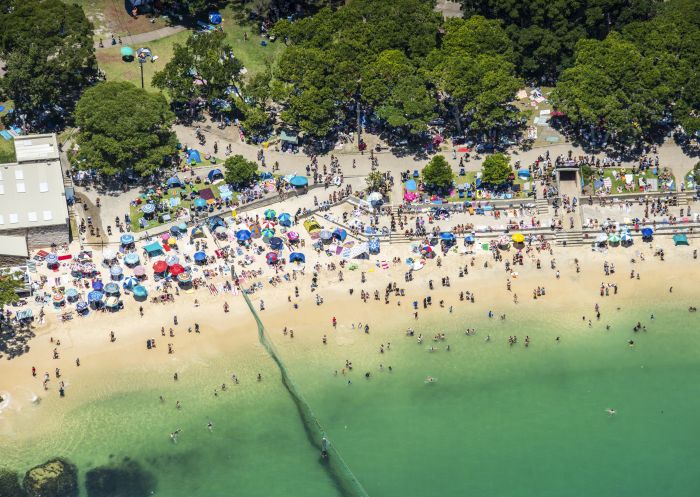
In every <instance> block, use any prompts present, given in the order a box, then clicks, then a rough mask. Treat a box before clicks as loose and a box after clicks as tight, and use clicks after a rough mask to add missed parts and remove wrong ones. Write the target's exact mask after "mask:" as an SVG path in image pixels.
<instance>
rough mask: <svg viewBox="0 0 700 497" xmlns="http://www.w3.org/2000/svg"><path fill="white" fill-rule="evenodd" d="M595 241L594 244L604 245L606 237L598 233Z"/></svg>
mask: <svg viewBox="0 0 700 497" xmlns="http://www.w3.org/2000/svg"><path fill="white" fill-rule="evenodd" d="M595 241H596V243H605V242H607V241H608V235H606V234H605V233H600V234H599V235H598V236H597V237H596V239H595Z"/></svg>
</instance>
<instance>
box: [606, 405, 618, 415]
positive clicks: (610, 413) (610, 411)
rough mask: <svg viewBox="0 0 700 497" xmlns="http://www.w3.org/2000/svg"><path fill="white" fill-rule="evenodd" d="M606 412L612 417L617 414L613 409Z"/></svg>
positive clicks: (609, 408)
mask: <svg viewBox="0 0 700 497" xmlns="http://www.w3.org/2000/svg"><path fill="white" fill-rule="evenodd" d="M605 412H607V413H608V414H609V415H610V416H614V415H615V414H617V411H616V410H615V409H612V408H611V407H608V408H607V409H606V410H605Z"/></svg>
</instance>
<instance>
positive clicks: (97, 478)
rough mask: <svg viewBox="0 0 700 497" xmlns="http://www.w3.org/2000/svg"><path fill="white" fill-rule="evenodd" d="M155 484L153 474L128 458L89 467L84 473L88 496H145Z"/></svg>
mask: <svg viewBox="0 0 700 497" xmlns="http://www.w3.org/2000/svg"><path fill="white" fill-rule="evenodd" d="M155 486H156V479H155V478H154V476H153V475H152V474H151V473H150V472H149V471H146V470H145V469H143V468H142V467H141V465H140V464H139V463H138V462H136V461H133V460H131V459H128V458H125V459H124V461H123V462H122V463H121V464H119V465H111V466H99V467H97V468H95V469H91V470H90V471H88V472H87V474H86V475H85V487H86V489H87V494H88V497H147V496H149V495H152V493H153V491H154V490H155Z"/></svg>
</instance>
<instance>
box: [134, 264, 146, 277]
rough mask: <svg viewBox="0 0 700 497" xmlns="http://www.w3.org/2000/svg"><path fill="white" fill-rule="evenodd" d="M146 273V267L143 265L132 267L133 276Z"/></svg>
mask: <svg viewBox="0 0 700 497" xmlns="http://www.w3.org/2000/svg"><path fill="white" fill-rule="evenodd" d="M145 274H146V268H145V267H143V266H136V267H135V268H134V276H143V275H145Z"/></svg>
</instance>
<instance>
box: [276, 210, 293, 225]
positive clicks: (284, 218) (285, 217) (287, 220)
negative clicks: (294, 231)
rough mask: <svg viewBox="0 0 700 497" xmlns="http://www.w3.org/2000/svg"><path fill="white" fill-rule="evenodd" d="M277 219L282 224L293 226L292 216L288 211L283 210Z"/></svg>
mask: <svg viewBox="0 0 700 497" xmlns="http://www.w3.org/2000/svg"><path fill="white" fill-rule="evenodd" d="M277 220H278V221H279V222H280V224H281V225H282V226H291V225H292V216H291V215H290V214H287V213H286V212H283V213H282V214H280V215H279V217H278V218H277Z"/></svg>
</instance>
